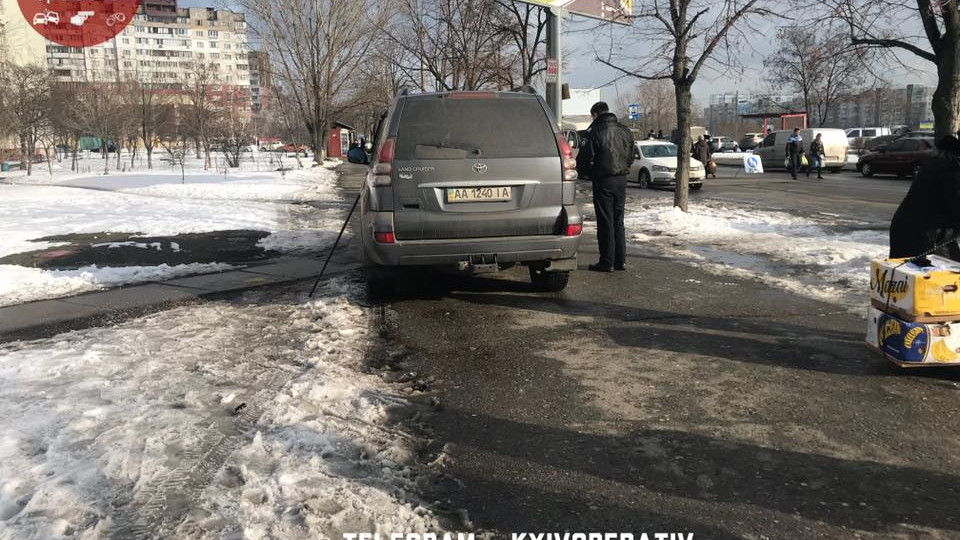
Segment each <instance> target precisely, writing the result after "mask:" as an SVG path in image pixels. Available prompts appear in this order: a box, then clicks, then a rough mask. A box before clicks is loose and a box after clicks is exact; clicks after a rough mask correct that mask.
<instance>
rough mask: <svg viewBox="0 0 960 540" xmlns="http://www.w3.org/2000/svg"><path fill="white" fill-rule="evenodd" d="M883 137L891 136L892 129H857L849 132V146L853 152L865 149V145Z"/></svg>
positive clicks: (851, 129)
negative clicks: (871, 140)
mask: <svg viewBox="0 0 960 540" xmlns="http://www.w3.org/2000/svg"><path fill="white" fill-rule="evenodd" d="M882 135H890V128H885V127H857V128H850V129H848V130H847V146H848V147H849V148H851V149H853V150H857V151H859V150H861V149H863V145H865V144H866V143H867V141H869V140H870V139H876V138H877V137H880V136H882Z"/></svg>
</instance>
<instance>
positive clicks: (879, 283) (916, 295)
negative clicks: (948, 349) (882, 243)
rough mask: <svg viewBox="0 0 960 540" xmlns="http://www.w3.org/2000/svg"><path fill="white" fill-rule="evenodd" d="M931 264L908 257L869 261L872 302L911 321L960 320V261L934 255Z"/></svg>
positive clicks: (930, 259) (930, 258) (929, 259)
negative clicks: (914, 261) (910, 260)
mask: <svg viewBox="0 0 960 540" xmlns="http://www.w3.org/2000/svg"><path fill="white" fill-rule="evenodd" d="M927 259H928V261H929V264H925V263H926V261H924V264H923V265H920V264H916V263H912V262H905V261H906V260H907V259H886V260H883V259H874V260H873V261H872V262H871V263H870V302H871V303H872V304H873V305H874V306H875V307H877V308H879V309H881V310H883V311H886V312H888V313H896V314H897V315H899V316H900V318H902V319H904V320H907V321H911V322H951V321H957V320H960V290H958V289H960V262H957V261H954V260H951V259H947V258H944V257H938V256H936V255H931V256H929V257H928V258H927Z"/></svg>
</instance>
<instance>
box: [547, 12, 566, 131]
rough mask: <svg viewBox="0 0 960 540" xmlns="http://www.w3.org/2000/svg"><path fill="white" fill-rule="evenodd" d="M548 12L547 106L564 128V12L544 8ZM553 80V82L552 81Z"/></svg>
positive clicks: (559, 124)
mask: <svg viewBox="0 0 960 540" xmlns="http://www.w3.org/2000/svg"><path fill="white" fill-rule="evenodd" d="M543 9H546V10H547V86H546V98H547V105H550V108H551V109H553V114H554V115H556V117H557V125H558V126H560V127H562V126H563V63H562V61H561V60H562V58H561V51H562V47H561V43H560V42H561V33H562V32H563V17H564V15H566V13H565V12H564V10H562V9H559V8H543ZM554 62H555V63H556V77H552V76H551V73H550V71H551V69H550V68H551V65H550V64H551V63H554ZM551 78H553V81H551Z"/></svg>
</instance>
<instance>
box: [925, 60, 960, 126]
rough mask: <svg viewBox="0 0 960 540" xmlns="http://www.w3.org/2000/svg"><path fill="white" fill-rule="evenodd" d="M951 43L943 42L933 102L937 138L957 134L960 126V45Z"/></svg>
mask: <svg viewBox="0 0 960 540" xmlns="http://www.w3.org/2000/svg"><path fill="white" fill-rule="evenodd" d="M949 43H950V42H949V41H947V42H945V43H944V44H943V45H944V49H945V50H944V51H943V52H941V53H940V54H939V55H938V63H937V75H938V77H937V78H938V82H937V89H936V90H935V91H934V92H933V102H932V104H931V105H932V109H933V120H934V123H933V127H934V133H935V136H936V138H937V140H939V139H940V138H941V137H945V136H947V135H953V136H956V134H957V129H958V128H960V59H958V58H957V54H960V50H958V49H960V47H957V46H956V45H954V46H952V47H949V46H948V44H949ZM951 45H952V44H951ZM947 51H950V52H949V53H948V52H947Z"/></svg>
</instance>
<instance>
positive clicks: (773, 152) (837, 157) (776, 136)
mask: <svg viewBox="0 0 960 540" xmlns="http://www.w3.org/2000/svg"><path fill="white" fill-rule="evenodd" d="M792 133H793V130H786V129H784V130H779V131H774V132H772V133H770V134H769V135H767V136H766V137H764V139H763V142H762V143H761V144H760V146H758V147H757V148H755V149H754V151H753V153H754V154H756V155H758V156H760V160H761V161H762V162H763V168H764V169H777V168H779V169H782V168H785V167H786V164H785V162H786V160H787V151H786V147H787V139H788V138H789V137H790V135H791V134H792ZM818 133H819V134H820V135H821V140H822V141H823V150H824V152H825V154H826V155H825V156H824V158H823V167H824V168H825V169H827V170H829V171H830V172H839V171H840V170H841V169H842V168H843V167H844V166H845V165H846V164H847V135H846V133H845V132H844V131H843V130H842V129H831V128H813V129H801V130H800V136H801V137H803V148H804V150H805V151H806V150H807V149H809V148H810V143H811V142H812V141H813V139H814V138H815V137H816V136H817V134H818Z"/></svg>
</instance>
